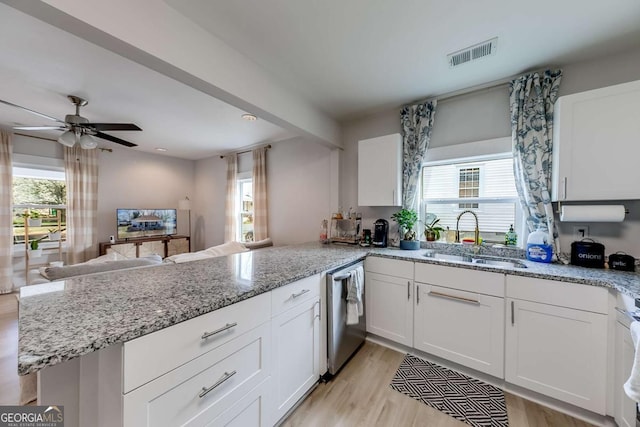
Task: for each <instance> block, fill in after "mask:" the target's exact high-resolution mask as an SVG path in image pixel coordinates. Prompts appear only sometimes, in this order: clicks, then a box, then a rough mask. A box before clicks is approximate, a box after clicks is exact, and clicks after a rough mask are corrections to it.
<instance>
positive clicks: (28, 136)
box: [13, 132, 113, 153]
mask: <svg viewBox="0 0 640 427" xmlns="http://www.w3.org/2000/svg"><path fill="white" fill-rule="evenodd" d="M13 134H14V135H20V136H26V137H27V138H33V139H43V140H45V141H53V142H58V140H57V139H53V138H45V137H44V136H33V135H27V134H26V133H20V132H14V133H13ZM98 150H100V151H108V152H110V153H113V148H103V147H98Z"/></svg>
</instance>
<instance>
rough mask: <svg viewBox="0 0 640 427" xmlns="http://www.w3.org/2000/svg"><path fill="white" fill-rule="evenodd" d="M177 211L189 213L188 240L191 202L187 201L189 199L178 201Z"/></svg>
mask: <svg viewBox="0 0 640 427" xmlns="http://www.w3.org/2000/svg"><path fill="white" fill-rule="evenodd" d="M178 209H179V210H181V211H189V238H191V200H189V197H185V198H184V199H181V200H180V201H178Z"/></svg>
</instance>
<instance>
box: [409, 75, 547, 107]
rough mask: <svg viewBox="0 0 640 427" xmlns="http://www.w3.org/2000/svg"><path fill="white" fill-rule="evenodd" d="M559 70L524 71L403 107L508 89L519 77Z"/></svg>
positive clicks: (430, 97)
mask: <svg viewBox="0 0 640 427" xmlns="http://www.w3.org/2000/svg"><path fill="white" fill-rule="evenodd" d="M555 68H558V67H557V66H553V65H550V66H548V67H544V68H540V69H537V70H530V71H523V72H522V73H520V74H516V75H513V76H510V77H505V78H503V79H498V80H493V81H490V82H487V83H483V84H479V85H476V86H471V87H467V88H464V89H459V90H454V91H453V92H447V93H443V94H442V95H439V96H438V95H435V96H429V97H427V98H422V99H419V100H417V101H413V102H410V103H408V104H403V107H408V106H411V105H414V104H418V103H421V102H427V101H433V100H434V99H437V100H438V102H442V101H450V100H452V99H455V98H458V97H461V96H464V95H469V94H471V93H473V92H480V91H483V90H488V89H497V88H500V87H506V86H508V85H509V83H511V81H512V80H515V79H517V78H518V77H520V76H522V75H523V74H530V73H544V71H545V70H551V69H555Z"/></svg>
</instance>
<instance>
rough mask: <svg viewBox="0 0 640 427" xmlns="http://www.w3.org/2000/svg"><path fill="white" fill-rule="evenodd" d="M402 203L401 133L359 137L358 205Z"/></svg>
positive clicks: (393, 204) (394, 204)
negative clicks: (360, 139) (367, 137)
mask: <svg viewBox="0 0 640 427" xmlns="http://www.w3.org/2000/svg"><path fill="white" fill-rule="evenodd" d="M401 204H402V136H401V135H400V134H399V133H394V134H392V135H386V136H381V137H378V138H371V139H365V140H362V141H358V205H359V206H400V205H401Z"/></svg>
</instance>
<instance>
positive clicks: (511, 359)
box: [505, 276, 608, 415]
mask: <svg viewBox="0 0 640 427" xmlns="http://www.w3.org/2000/svg"><path fill="white" fill-rule="evenodd" d="M506 291H507V306H506V308H507V315H506V318H507V327H506V341H505V380H506V381H507V382H509V383H512V384H515V385H519V386H522V387H524V388H527V389H529V390H533V391H536V392H538V393H542V394H544V395H547V396H550V397H553V398H556V399H559V400H562V401H564V402H567V403H570V404H573V405H576V406H579V407H581V408H584V409H587V410H590V411H593V412H595V413H598V414H602V415H604V414H605V410H606V374H607V324H608V321H607V298H608V293H607V290H606V289H605V288H598V287H595V286H581V285H574V284H569V283H564V282H557V281H551V280H540V279H532V278H524V277H518V276H507V289H506ZM581 291H585V294H584V295H581ZM567 295H571V298H567ZM515 296H519V297H523V298H527V299H528V300H525V299H516V298H513V297H515ZM536 299H539V300H541V301H539V302H537V301H535V300H536ZM563 305H572V306H573V308H568V307H564V306H563Z"/></svg>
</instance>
